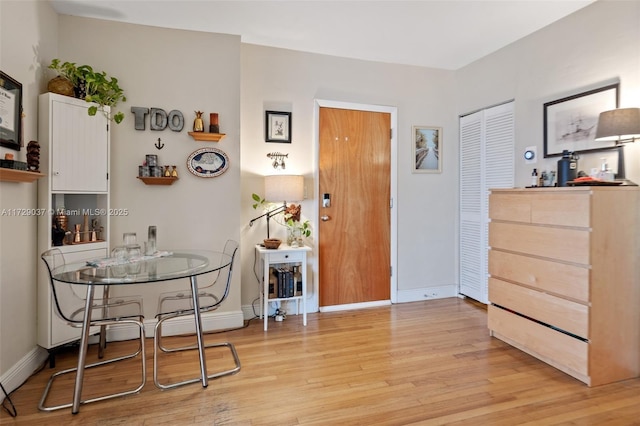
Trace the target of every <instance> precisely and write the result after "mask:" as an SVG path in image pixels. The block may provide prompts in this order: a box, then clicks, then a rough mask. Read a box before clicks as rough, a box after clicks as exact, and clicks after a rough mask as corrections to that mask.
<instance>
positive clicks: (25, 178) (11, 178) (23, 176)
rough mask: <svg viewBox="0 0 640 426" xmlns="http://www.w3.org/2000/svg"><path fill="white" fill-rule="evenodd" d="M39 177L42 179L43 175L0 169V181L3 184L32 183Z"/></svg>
mask: <svg viewBox="0 0 640 426" xmlns="http://www.w3.org/2000/svg"><path fill="white" fill-rule="evenodd" d="M41 177H44V174H42V173H40V172H30V171H27V170H15V169H7V168H4V167H0V181H4V182H34V181H36V180H38V179H40V178H41Z"/></svg>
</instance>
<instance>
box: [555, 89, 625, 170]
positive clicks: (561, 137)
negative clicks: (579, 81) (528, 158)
mask: <svg viewBox="0 0 640 426" xmlns="http://www.w3.org/2000/svg"><path fill="white" fill-rule="evenodd" d="M619 86H620V84H619V83H616V84H611V85H608V86H605V87H601V88H599V89H594V90H589V91H588V92H584V93H580V94H577V95H573V96H568V97H566V98H562V99H558V100H556V101H552V102H547V103H545V104H544V156H545V158H547V157H556V156H560V155H562V151H563V150H565V149H566V150H568V151H572V152H588V151H600V150H603V149H609V148H612V147H613V146H615V142H611V141H607V142H596V141H595V140H594V139H595V135H596V127H597V125H598V116H599V115H600V113H601V112H603V111H608V110H611V109H616V108H618V96H619V94H618V90H619Z"/></svg>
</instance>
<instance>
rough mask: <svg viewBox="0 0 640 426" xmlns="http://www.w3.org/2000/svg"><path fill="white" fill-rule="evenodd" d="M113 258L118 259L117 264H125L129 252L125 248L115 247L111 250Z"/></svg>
mask: <svg viewBox="0 0 640 426" xmlns="http://www.w3.org/2000/svg"><path fill="white" fill-rule="evenodd" d="M111 257H112V258H114V259H116V263H118V264H120V263H125V262H126V261H127V251H126V250H125V248H124V247H114V248H113V250H111Z"/></svg>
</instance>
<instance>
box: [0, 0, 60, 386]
mask: <svg viewBox="0 0 640 426" xmlns="http://www.w3.org/2000/svg"><path fill="white" fill-rule="evenodd" d="M56 49H57V15H56V14H55V12H54V11H53V9H52V8H51V6H50V5H49V3H48V2H35V1H30V2H22V1H2V2H0V55H1V56H0V69H2V71H3V72H4V73H6V74H8V75H9V76H11V77H13V78H14V79H16V80H17V81H19V82H20V83H21V84H22V90H23V93H22V94H23V99H22V105H23V109H24V114H25V117H24V138H23V140H24V144H25V146H26V145H27V143H29V141H31V140H37V139H38V135H37V132H38V129H37V117H38V95H39V94H40V93H41V92H42V91H43V90H45V89H46V81H45V80H43V79H42V75H43V73H44V70H43V68H46V66H47V65H49V61H50V58H51V57H52V56H53V55H55V54H56ZM5 153H12V154H14V156H15V159H16V160H19V161H26V152H25V149H24V148H23V149H21V150H20V151H19V152H18V151H14V150H11V149H7V148H4V147H1V148H0V156H1V157H2V158H4V155H5ZM36 191H37V184H36V183H11V182H0V211H4V209H9V211H10V210H11V209H34V208H36V207H37V206H38V205H37V199H36V196H37V192H36ZM38 262H39V258H38V253H37V248H36V218H35V217H24V216H11V215H10V214H3V215H2V216H0V381H2V383H3V385H4V386H5V388H7V390H9V389H13V388H14V387H15V386H17V385H19V384H20V383H22V381H24V380H25V379H26V378H27V377H28V374H30V373H31V372H32V370H30V369H29V367H27V368H26V369H25V371H20V370H21V369H20V366H21V365H24V364H29V361H28V360H29V359H31V358H34V357H35V358H37V357H38V355H40V356H42V354H38V353H37V351H36V346H35V342H36V321H35V320H36V315H35V308H36V269H37V264H38ZM36 363H37V361H36ZM3 396H4V395H3ZM3 396H2V397H3ZM2 397H0V398H2Z"/></svg>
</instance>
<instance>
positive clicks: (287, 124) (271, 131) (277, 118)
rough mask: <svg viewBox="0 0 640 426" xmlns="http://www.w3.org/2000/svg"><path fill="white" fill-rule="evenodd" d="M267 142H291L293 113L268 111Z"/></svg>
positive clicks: (266, 124) (266, 114)
mask: <svg viewBox="0 0 640 426" xmlns="http://www.w3.org/2000/svg"><path fill="white" fill-rule="evenodd" d="M264 123H265V126H264V127H265V135H264V140H265V142H280V143H291V113H290V112H279V111H266V113H265V120H264Z"/></svg>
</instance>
